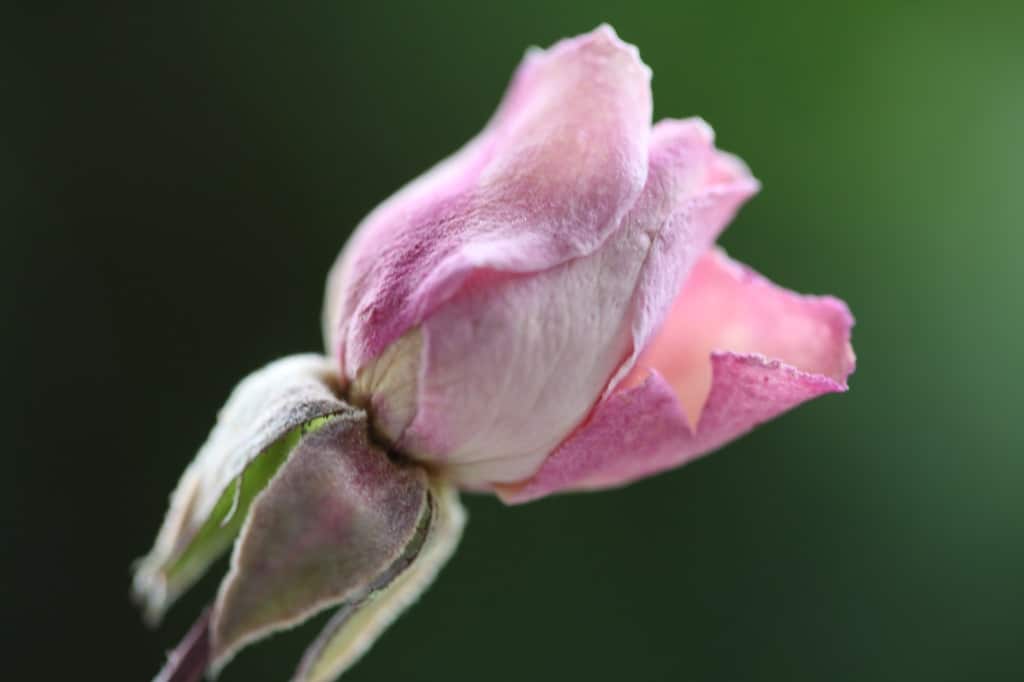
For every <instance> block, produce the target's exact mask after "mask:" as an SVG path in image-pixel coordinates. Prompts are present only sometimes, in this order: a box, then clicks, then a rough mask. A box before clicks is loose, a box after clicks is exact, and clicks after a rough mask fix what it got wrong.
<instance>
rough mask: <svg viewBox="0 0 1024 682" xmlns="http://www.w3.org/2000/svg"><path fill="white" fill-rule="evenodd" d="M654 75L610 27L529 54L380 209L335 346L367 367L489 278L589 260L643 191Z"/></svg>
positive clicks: (347, 283)
mask: <svg viewBox="0 0 1024 682" xmlns="http://www.w3.org/2000/svg"><path fill="white" fill-rule="evenodd" d="M649 81H650V70H649V69H648V68H647V67H646V66H645V65H644V64H643V63H642V62H641V61H640V59H639V55H638V53H637V50H636V48H634V47H632V46H629V45H626V44H625V43H623V42H622V41H620V40H619V39H618V37H617V36H616V35H615V32H614V31H613V30H612V29H611V28H610V27H608V26H602V27H600V28H598V29H597V30H595V31H593V32H592V33H589V34H586V35H583V36H579V37H577V38H573V39H570V40H565V41H562V42H560V43H558V44H557V45H555V46H553V47H552V48H551V49H549V50H546V51H540V50H534V51H531V52H529V53H528V54H527V56H526V58H525V59H524V61H523V63H522V65H521V66H520V67H519V69H518V71H517V72H516V75H515V77H514V78H513V80H512V83H511V85H510V86H509V90H508V92H507V94H506V96H505V98H504V100H503V101H502V104H501V106H500V107H499V109H498V112H497V113H496V114H495V115H494V117H493V118H492V120H491V122H490V123H489V124H488V126H487V127H486V128H485V129H484V131H483V132H482V133H481V134H480V135H479V136H478V137H477V138H476V139H474V140H473V141H472V142H470V143H469V144H468V145H467V146H466V147H465V148H463V149H462V150H461V151H460V152H458V153H457V154H456V155H455V156H453V157H452V158H450V159H448V160H447V161H445V162H443V163H441V164H440V165H439V166H437V167H435V168H434V169H433V170H431V171H430V172H428V173H427V174H426V175H425V176H423V177H421V178H419V179H417V180H416V181H414V182H413V183H412V184H410V185H409V186H407V187H406V188H405V189H403V190H402V191H400V192H399V193H398V194H397V195H395V196H394V197H392V198H391V199H389V200H388V201H386V202H385V203H384V204H382V205H381V206H380V207H379V208H377V209H376V210H375V211H374V212H373V213H371V214H370V216H369V217H367V219H366V220H365V221H364V222H363V223H362V225H361V226H360V227H359V229H358V231H357V234H356V235H355V236H354V237H353V239H352V241H351V243H350V244H349V246H348V247H347V248H346V249H345V251H344V252H343V254H342V256H341V258H340V260H339V262H338V264H337V265H336V267H335V269H334V271H333V272H332V274H331V276H330V277H329V279H328V283H329V286H328V294H327V308H326V310H325V315H324V319H325V323H326V325H327V327H328V329H327V330H326V336H327V337H328V343H329V349H330V350H331V352H333V353H335V354H337V355H338V356H339V360H340V361H341V362H342V365H343V369H344V373H345V375H346V376H347V377H348V378H350V379H351V378H354V377H355V376H356V374H357V373H358V371H359V369H360V368H361V367H362V366H363V365H364V364H365V363H366V362H367V361H369V360H370V359H372V358H374V357H376V356H377V355H379V354H380V353H381V352H382V351H383V350H384V349H385V348H386V347H387V346H388V345H389V344H390V343H392V342H393V341H395V340H396V339H398V338H399V337H400V336H402V335H403V334H405V333H406V332H407V331H408V330H410V329H411V328H412V327H414V326H416V325H417V324H419V323H420V322H421V321H422V320H423V319H424V318H425V317H426V316H427V315H428V314H429V313H430V312H432V311H433V310H434V309H435V308H436V307H437V306H438V305H440V304H441V303H442V302H444V301H446V300H448V299H450V298H451V297H452V296H454V295H455V294H456V293H457V292H458V291H459V290H460V289H461V288H462V286H463V284H464V283H465V282H466V280H467V278H470V276H471V275H472V274H473V273H475V272H479V271H481V270H488V271H501V272H537V271H540V270H544V269H547V268H550V267H553V266H555V265H558V264H560V263H565V262H567V261H569V260H571V259H573V258H577V257H580V256H583V255H586V254H588V253H591V252H592V251H593V250H594V249H596V248H597V246H599V245H600V244H601V243H602V242H603V241H604V240H605V239H606V238H607V236H608V235H609V234H610V233H611V232H612V230H614V229H615V228H616V227H617V225H618V224H619V222H620V220H621V219H622V216H623V215H624V214H625V213H626V211H627V210H628V209H629V207H630V206H631V205H632V204H633V202H634V201H635V200H636V197H637V195H638V194H639V193H640V190H641V188H642V187H643V184H644V180H645V175H646V170H647V147H648V136H649V132H650V115H651V96H650V82H649Z"/></svg>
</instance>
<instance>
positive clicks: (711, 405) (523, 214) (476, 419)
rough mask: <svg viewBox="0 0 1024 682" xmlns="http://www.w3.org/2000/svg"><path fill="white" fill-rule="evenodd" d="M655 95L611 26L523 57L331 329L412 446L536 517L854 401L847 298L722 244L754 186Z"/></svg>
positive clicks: (341, 282)
mask: <svg viewBox="0 0 1024 682" xmlns="http://www.w3.org/2000/svg"><path fill="white" fill-rule="evenodd" d="M650 79H651V71H650V69H649V68H648V67H647V66H646V65H644V63H643V62H641V61H640V57H639V54H638V52H637V50H636V48H635V47H633V46H631V45H627V44H626V43H623V42H622V41H621V40H619V38H618V37H617V36H616V34H615V32H614V31H613V30H612V29H611V27H609V26H601V27H600V28H598V29H597V30H595V31H593V32H592V33H589V34H586V35H583V36H579V37H576V38H572V39H569V40H564V41H562V42H560V43H558V44H557V45H555V46H554V47H552V48H551V49H549V50H546V51H541V50H532V51H530V52H529V53H528V54H527V55H526V58H525V59H524V60H523V63H522V65H520V67H519V69H518V71H517V72H516V74H515V76H514V78H513V80H512V84H511V85H510V87H509V89H508V92H507V93H506V95H505V98H504V100H503V101H502V103H501V105H500V106H499V108H498V111H497V113H496V114H495V115H494V117H493V118H492V119H491V121H490V123H489V124H488V125H487V127H486V128H485V129H484V131H483V132H482V133H480V135H478V136H477V137H476V138H474V139H473V140H472V141H470V142H469V144H467V145H466V146H465V147H463V148H462V149H461V150H460V151H458V152H457V153H456V154H455V155H453V156H452V157H450V158H449V159H447V160H445V161H443V162H442V163H440V164H439V165H438V166H436V167H435V168H433V169H432V170H430V171H429V172H427V173H426V174H425V175H423V176H422V177H420V178H418V179H416V180H415V181H413V182H412V183H410V184H409V185H408V186H406V187H405V188H403V189H402V190H401V191H399V192H398V193H397V194H396V195H395V196H393V197H392V198H390V199H388V200H387V201H385V202H384V203H383V204H382V205H381V206H379V207H378V208H377V209H376V210H375V211H373V213H371V214H370V216H369V217H367V218H366V220H365V221H363V223H362V225H360V226H359V228H358V230H357V231H356V233H355V235H354V236H353V237H352V239H351V240H350V242H349V244H348V246H347V247H346V248H345V250H344V251H343V252H342V254H341V256H340V257H339V259H338V262H337V264H336V265H335V267H334V270H333V272H332V273H331V275H330V278H329V284H328V289H327V306H326V311H325V315H324V319H325V325H326V337H327V340H328V346H329V352H331V353H332V354H333V355H334V357H335V358H336V360H337V362H338V363H339V365H340V368H341V372H342V376H343V379H344V380H345V381H346V382H347V389H348V397H349V400H350V401H351V402H353V403H354V404H356V405H359V406H362V407H365V408H366V409H367V410H368V411H369V412H370V414H371V418H372V421H373V425H374V428H375V429H376V430H377V431H378V433H379V434H380V435H381V436H382V437H383V438H384V439H386V440H387V442H388V443H389V444H390V445H391V446H392V447H394V448H395V449H396V450H398V451H399V452H402V453H404V454H406V455H408V456H409V457H412V458H414V459H417V460H420V461H424V462H429V463H430V464H431V465H434V466H437V467H440V468H441V469H442V470H443V471H444V472H445V474H446V475H447V476H449V477H450V478H451V479H452V480H454V481H455V482H457V483H458V484H459V485H460V486H462V487H468V488H476V489H494V490H496V491H497V492H498V494H500V495H501V496H502V497H503V498H504V499H505V500H506V501H509V502H520V501H525V500H528V499H533V498H536V497H539V496H542V495H546V494H549V493H552V492H556V491H560V490H566V489H581V488H599V487H606V486H611V485H617V484H621V483H624V482H627V481H630V480H633V479H635V478H637V477H640V476H645V475H648V474H651V473H654V472H656V471H660V470H662V469H666V468H669V467H673V466H676V465H679V464H682V463H684V462H686V461H688V460H690V459H692V458H694V457H696V456H698V455H700V454H703V453H705V452H708V451H709V450H712V449H714V448H716V447H718V446H720V445H722V444H723V443H725V442H727V441H729V440H732V439H733V438H736V437H737V436H739V435H741V434H743V433H745V432H746V431H748V430H749V429H751V428H752V427H753V426H755V425H756V424H758V423H760V422H762V421H765V420H767V419H770V418H772V417H774V416H776V415H777V414H779V413H781V412H783V411H785V410H787V409H789V408H791V407H794V406H795V405H797V404H799V403H801V402H803V401H805V400H808V399H810V398H813V397H815V396H818V395H821V394H822V393H827V392H832V391H842V390H845V389H846V377H847V376H848V375H849V373H850V372H851V371H852V370H853V366H854V356H853V352H852V349H851V347H850V343H849V337H850V327H851V325H852V318H851V317H850V314H849V312H848V310H847V308H846V306H845V305H844V304H843V303H842V302H841V301H838V300H836V299H833V298H812V297H801V296H798V295H795V294H793V293H791V292H788V291H786V290H783V289H780V288H777V287H775V286H773V285H772V284H770V283H768V282H767V281H765V280H764V279H762V278H760V277H759V276H757V275H755V274H754V273H752V272H750V271H749V270H747V269H745V268H744V267H742V266H740V265H738V264H736V263H734V262H732V261H730V260H729V259H728V258H727V257H726V256H725V255H724V254H723V253H721V252H720V251H717V250H715V248H714V246H713V244H714V241H715V238H716V237H717V236H718V234H719V232H721V230H722V229H723V228H724V227H725V226H726V225H727V224H728V222H729V221H730V220H731V219H732V217H733V216H734V215H735V213H736V211H737V210H738V209H739V207H740V205H741V204H742V203H743V202H744V201H745V200H746V199H747V198H749V197H750V196H752V195H753V194H754V193H755V192H756V191H757V190H758V183H757V181H756V180H755V179H754V178H753V177H751V175H750V173H749V171H748V170H747V167H746V166H745V165H744V164H743V163H742V162H741V161H740V160H739V159H737V158H736V157H734V156H731V155H729V154H727V153H725V152H722V151H719V150H718V149H716V148H715V146H714V141H713V133H712V131H711V128H710V127H709V126H708V125H707V124H706V123H704V122H703V121H702V120H700V119H686V120H663V121H660V122H658V123H657V124H655V125H654V126H653V127H652V126H651V90H650Z"/></svg>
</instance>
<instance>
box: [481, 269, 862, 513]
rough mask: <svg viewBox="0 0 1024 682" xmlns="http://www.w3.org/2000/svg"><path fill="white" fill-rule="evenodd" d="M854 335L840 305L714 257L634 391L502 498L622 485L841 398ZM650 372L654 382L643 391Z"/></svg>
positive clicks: (621, 394)
mask: <svg viewBox="0 0 1024 682" xmlns="http://www.w3.org/2000/svg"><path fill="white" fill-rule="evenodd" d="M852 324H853V320H852V318H851V316H850V314H849V311H848V310H847V308H846V306H845V305H844V304H843V303H842V302H841V301H839V300H837V299H834V298H830V297H812V296H799V295H797V294H794V293H792V292H789V291H786V290H785V289H781V288H779V287H777V286H775V285H773V284H771V283H770V282H768V281H767V280H765V279H764V278H762V277H760V276H759V275H757V274H755V273H753V272H752V271H750V270H749V269H747V268H745V267H743V266H740V265H739V264H737V263H735V262H733V261H731V260H729V259H728V258H727V257H726V256H725V255H724V254H723V253H721V252H720V251H712V252H709V253H708V254H707V255H705V256H704V258H702V259H701V261H700V263H698V265H697V267H696V268H695V269H694V271H693V273H692V274H691V275H690V277H689V278H688V279H687V283H686V285H685V287H684V289H683V292H682V294H681V295H680V296H679V299H678V300H677V301H676V303H675V304H674V305H673V309H672V313H671V315H670V317H669V320H668V321H667V322H666V324H665V327H664V328H663V329H662V331H661V333H660V334H659V335H658V336H657V337H656V339H655V340H654V343H653V344H652V345H651V347H650V348H649V349H648V350H647V351H645V353H644V354H643V355H642V357H641V363H640V365H641V366H640V368H639V369H638V370H637V371H636V372H635V373H634V376H633V377H631V378H630V379H627V382H626V385H627V386H631V387H630V388H624V389H620V390H619V391H618V392H617V393H614V394H613V395H611V396H610V397H609V398H608V399H607V400H605V401H604V402H603V403H601V404H600V405H598V407H597V408H596V409H595V411H594V413H593V414H592V415H591V417H590V419H589V420H588V422H587V423H586V424H584V425H583V426H582V427H581V428H580V429H579V430H578V431H577V432H576V433H574V434H573V435H572V436H571V437H570V438H569V439H568V440H566V441H565V442H564V443H563V444H562V445H561V446H559V448H558V450H557V451H555V453H554V454H552V456H551V457H549V458H548V459H547V460H546V461H545V462H544V465H543V466H542V467H541V469H540V470H539V471H538V472H537V473H536V474H535V475H534V476H533V477H532V478H530V479H529V480H527V481H525V482H523V483H521V484H519V485H512V486H499V487H498V489H497V490H498V492H499V494H500V495H501V496H502V498H503V499H504V500H505V501H507V502H512V503H519V502H526V501H528V500H531V499H536V498H538V497H542V496H544V495H548V494H551V493H553V492H558V491H561V490H570V489H593V488H603V487H609V486H615V485H621V484H625V483H628V482H630V481H632V480H635V479H637V478H641V477H643V476H648V475H650V474H653V473H656V472H658V471H662V470H664V469H668V468H671V467H675V466H678V465H680V464H683V463H685V462H687V461H689V460H691V459H693V458H695V457H697V456H699V455H702V454H705V453H707V452H709V451H711V450H714V449H715V448H717V447H719V446H721V445H723V444H724V443H726V442H728V441H730V440H733V439H734V438H737V437H738V436H740V435H742V434H744V433H746V432H747V431H749V430H750V429H751V428H753V427H754V426H756V425H758V424H760V423H762V422H764V421H767V420H769V419H771V418H773V417H775V416H777V415H779V414H781V413H782V412H784V411H786V410H788V409H790V408H792V407H795V406H796V405H799V404H800V403H802V402H804V401H806V400H809V399H811V398H814V397H817V396H819V395H822V394H824V393H831V392H837V391H844V390H846V378H847V376H848V375H849V374H850V372H852V371H853V367H854V357H853V351H852V349H851V347H850V342H849V339H850V328H851V326H852ZM647 367H650V368H653V369H654V373H653V374H651V375H650V376H648V377H647V378H646V380H643V382H642V383H641V384H639V385H635V382H636V381H638V380H640V377H639V375H640V373H641V372H648V371H649V370H647V369H645V368H647ZM688 415H689V416H688ZM692 424H696V425H697V426H696V429H694V428H693V427H692V426H691V425H692Z"/></svg>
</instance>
